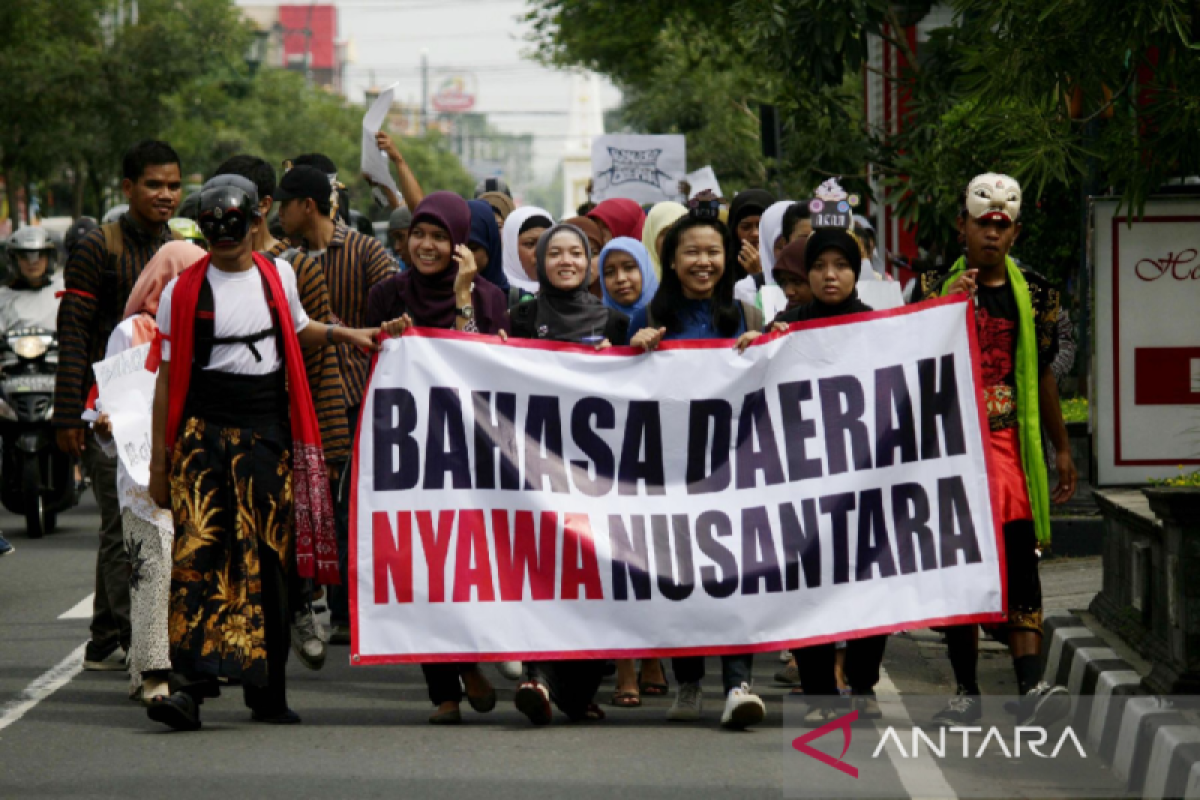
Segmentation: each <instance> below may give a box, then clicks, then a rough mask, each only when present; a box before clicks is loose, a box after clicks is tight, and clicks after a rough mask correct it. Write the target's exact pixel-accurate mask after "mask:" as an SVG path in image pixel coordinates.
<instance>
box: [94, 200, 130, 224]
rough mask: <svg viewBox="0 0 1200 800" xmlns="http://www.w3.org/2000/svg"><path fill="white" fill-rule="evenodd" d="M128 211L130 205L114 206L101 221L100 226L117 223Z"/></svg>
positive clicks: (105, 213)
mask: <svg viewBox="0 0 1200 800" xmlns="http://www.w3.org/2000/svg"><path fill="white" fill-rule="evenodd" d="M128 210H129V204H128V203H121V205H119V206H113V207H112V208H110V209H109V210H108V211H106V212H104V217H103V218H102V219H101V220H100V224H101V225H107V224H108V223H110V222H116V221H117V220H119V219H120V218H121V215H122V214H124V213H125V212H126V211H128Z"/></svg>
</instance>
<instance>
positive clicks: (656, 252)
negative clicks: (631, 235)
mask: <svg viewBox="0 0 1200 800" xmlns="http://www.w3.org/2000/svg"><path fill="white" fill-rule="evenodd" d="M686 216H687V208H685V207H684V206H683V205H681V204H679V203H676V202H674V201H672V200H666V201H664V202H662V203H656V204H655V205H654V208H652V209H650V213H649V214H647V215H646V224H645V225H643V226H642V245H643V246H644V247H645V248H646V252H648V253H649V254H650V266H651V267H653V268H654V275H655V277H657V278H660V279H661V278H662V247H663V240H664V239H665V238H666V237H667V228H670V227H671V226H672V225H674V224H675V223H676V222H678V221H679V219H680V218H681V217H686Z"/></svg>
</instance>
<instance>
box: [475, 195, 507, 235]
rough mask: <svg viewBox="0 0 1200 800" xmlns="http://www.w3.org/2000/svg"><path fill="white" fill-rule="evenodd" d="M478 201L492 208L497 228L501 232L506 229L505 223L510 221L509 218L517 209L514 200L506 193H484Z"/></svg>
mask: <svg viewBox="0 0 1200 800" xmlns="http://www.w3.org/2000/svg"><path fill="white" fill-rule="evenodd" d="M476 199H477V200H482V201H483V202H485V203H487V204H488V205H489V206H491V208H492V212H493V213H494V214H495V217H496V228H497V229H499V230H503V229H504V223H505V222H506V221H507V220H508V216H509V215H510V214H512V212H513V211H515V210H516V209H517V206H516V204H515V203H514V202H513V199H512V198H511V197H509V196H508V195H506V194H505V193H504V192H484V193H483V194H481V195H479V197H477V198H476Z"/></svg>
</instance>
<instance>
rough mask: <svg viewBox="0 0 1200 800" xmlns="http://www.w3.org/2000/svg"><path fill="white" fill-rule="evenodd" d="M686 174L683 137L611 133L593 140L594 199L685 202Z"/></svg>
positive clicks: (685, 147) (685, 153)
mask: <svg viewBox="0 0 1200 800" xmlns="http://www.w3.org/2000/svg"><path fill="white" fill-rule="evenodd" d="M686 173H687V142H686V140H685V139H684V137H683V136H680V135H677V134H672V135H668V136H644V135H639V134H608V135H606V136H597V137H596V138H595V139H594V140H593V141H592V200H595V201H596V202H597V203H599V202H601V201H603V200H609V199H612V198H614V197H624V198H628V199H630V200H633V201H635V202H637V203H639V204H644V203H660V202H662V201H664V200H682V199H684V198H682V197H681V196H680V194H679V182H680V181H682V180H683V178H684V175H685V174H686Z"/></svg>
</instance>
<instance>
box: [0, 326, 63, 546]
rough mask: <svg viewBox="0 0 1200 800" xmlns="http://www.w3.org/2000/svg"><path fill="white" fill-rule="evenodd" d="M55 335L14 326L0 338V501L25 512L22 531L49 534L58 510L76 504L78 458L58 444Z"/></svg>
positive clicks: (33, 536)
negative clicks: (54, 423) (54, 420)
mask: <svg viewBox="0 0 1200 800" xmlns="http://www.w3.org/2000/svg"><path fill="white" fill-rule="evenodd" d="M57 369H58V337H57V336H56V335H55V334H54V332H53V331H47V330H44V329H42V328H21V329H17V328H14V329H12V330H10V331H8V332H7V333H5V334H4V337H3V342H0V442H2V447H3V454H2V458H0V503H3V505H4V507H5V508H6V509H8V511H9V512H11V513H13V514H17V515H24V517H25V535H26V536H28V537H29V538H30V539H40V538H41V537H42V536H43V535H45V534H47V533H52V532H53V531H54V529H55V527H56V526H57V524H58V514H59V513H60V512H62V511H66V510H67V509H70V508H73V507H74V506H76V505H77V504H78V503H79V498H80V495H81V494H82V491H83V487H82V485H81V483H80V482H79V481H77V480H76V477H75V474H76V465H77V461H78V459H76V458H75V457H74V456H70V455H67V454H66V453H64V452H62V451H61V450H59V449H58V446H57V445H56V443H55V436H54V429H53V428H52V427H51V425H50V418H51V417H52V416H53V414H54V374H55V372H56V371H57Z"/></svg>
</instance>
